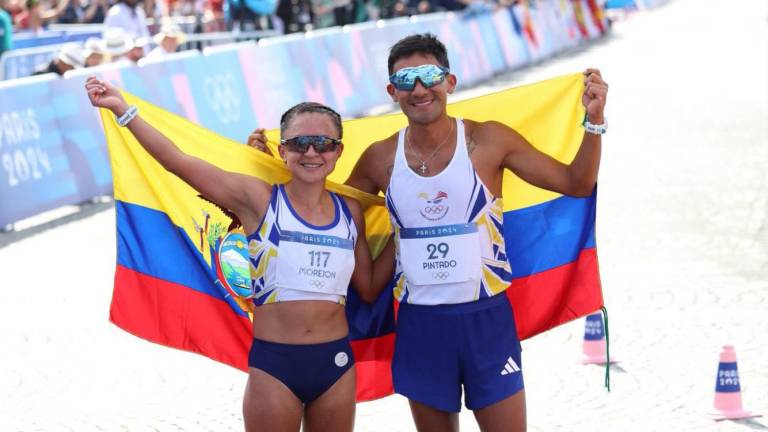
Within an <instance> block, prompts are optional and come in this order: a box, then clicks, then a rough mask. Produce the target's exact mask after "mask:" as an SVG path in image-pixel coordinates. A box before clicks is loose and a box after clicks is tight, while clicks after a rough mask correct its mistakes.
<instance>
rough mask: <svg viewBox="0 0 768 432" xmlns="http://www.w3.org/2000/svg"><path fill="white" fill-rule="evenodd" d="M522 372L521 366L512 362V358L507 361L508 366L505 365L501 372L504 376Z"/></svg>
mask: <svg viewBox="0 0 768 432" xmlns="http://www.w3.org/2000/svg"><path fill="white" fill-rule="evenodd" d="M515 372H520V366H518V365H517V363H515V361H514V360H512V357H509V358H508V359H507V364H505V365H504V369H502V370H501V374H502V375H509V374H511V373H515Z"/></svg>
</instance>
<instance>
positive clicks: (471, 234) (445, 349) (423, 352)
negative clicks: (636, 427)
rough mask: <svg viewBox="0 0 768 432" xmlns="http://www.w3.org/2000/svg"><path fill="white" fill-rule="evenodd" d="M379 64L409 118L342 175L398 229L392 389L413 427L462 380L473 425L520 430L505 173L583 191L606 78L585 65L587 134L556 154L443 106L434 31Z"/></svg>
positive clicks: (445, 411) (593, 159)
mask: <svg viewBox="0 0 768 432" xmlns="http://www.w3.org/2000/svg"><path fill="white" fill-rule="evenodd" d="M388 66H389V73H390V74H391V76H390V83H389V84H388V85H387V92H388V93H389V95H390V96H391V97H392V100H393V101H394V102H396V103H398V104H399V105H400V108H401V110H402V111H403V113H404V114H405V115H406V117H407V118H408V127H407V128H406V129H404V130H401V131H400V132H398V133H396V134H394V135H392V136H391V137H389V138H387V139H385V140H382V141H379V142H376V143H374V144H372V145H371V146H370V147H368V148H367V149H366V151H365V152H364V153H363V155H362V156H361V158H360V160H358V162H357V164H356V166H355V167H354V169H353V171H352V174H351V175H350V177H349V179H348V180H347V184H348V185H350V186H352V187H355V188H357V189H360V190H363V191H366V192H369V193H372V194H378V193H379V192H384V193H385V195H386V204H387V208H388V210H389V212H390V217H391V220H392V225H393V227H394V229H395V236H396V245H397V271H396V274H395V280H396V286H395V289H394V295H395V297H396V298H397V299H398V300H399V301H400V308H399V311H398V321H397V338H396V342H395V353H394V358H393V363H392V377H393V383H394V388H395V392H397V393H400V394H402V395H404V396H406V397H407V398H408V399H409V402H410V406H411V413H412V415H413V418H414V422H415V424H416V428H417V429H418V430H419V431H457V430H458V412H459V411H460V409H461V392H462V387H463V390H464V392H465V394H466V396H465V403H466V405H467V407H468V408H470V409H472V410H473V411H474V414H475V418H476V420H477V422H478V425H479V426H480V429H481V430H483V431H486V432H489V431H491V432H492V431H523V430H525V429H526V417H525V391H524V389H523V377H522V371H521V358H520V342H519V340H518V339H517V331H516V329H515V324H514V317H513V315H512V309H511V306H510V304H509V301H508V300H507V296H506V295H504V291H505V290H506V288H507V287H508V286H509V284H510V281H511V279H512V274H511V269H510V266H509V263H508V262H507V259H506V256H505V255H504V251H505V246H504V240H503V235H502V234H503V228H502V226H503V214H502V209H503V205H502V203H501V199H502V197H501V192H502V178H503V173H504V170H505V169H509V170H511V171H512V172H514V173H515V174H516V175H517V176H519V177H520V178H522V179H523V180H525V181H527V182H528V183H531V184H533V185H535V186H538V187H541V188H545V189H549V190H552V191H555V192H559V193H562V194H566V195H571V196H582V197H583V196H589V195H590V194H591V193H592V191H593V189H594V186H595V182H596V180H597V172H598V167H599V162H600V141H601V134H602V133H604V132H605V130H606V127H605V118H604V116H603V110H604V108H605V101H606V97H607V92H608V86H607V84H606V83H605V82H604V81H603V80H602V78H601V76H600V72H599V71H598V70H596V69H588V70H587V71H585V73H584V75H585V90H584V94H583V96H582V103H583V104H584V106H585V108H586V113H587V118H586V121H585V124H584V126H585V134H584V138H583V141H582V143H581V147H580V149H579V151H578V153H577V155H576V157H575V158H574V160H573V162H571V164H570V165H565V164H562V163H560V162H558V161H557V160H555V159H553V158H551V157H550V156H548V155H546V154H544V153H541V152H540V151H538V150H536V149H535V148H534V147H533V146H532V145H531V144H530V143H528V142H527V141H526V140H525V139H524V138H523V137H522V136H521V135H520V134H518V133H517V132H515V131H514V130H513V129H511V128H509V127H507V126H505V125H503V124H500V123H498V122H492V121H491V122H476V121H472V120H458V119H454V118H451V117H449V116H448V114H447V112H446V105H447V97H448V95H449V94H451V93H453V91H454V89H455V88H456V82H457V78H456V76H455V75H452V74H451V73H450V72H449V70H450V69H449V68H450V65H449V63H448V55H447V52H446V49H445V46H444V45H443V44H442V43H441V42H440V41H439V40H437V38H435V37H434V36H433V35H430V34H423V35H412V36H408V37H406V38H404V39H402V40H400V41H399V42H397V43H396V44H395V45H394V46H393V47H392V48H391V50H390V54H389V60H388ZM517 108H518V107H510V109H517ZM264 141H265V140H264V139H262V131H260V130H256V131H254V134H252V135H251V136H250V137H249V144H250V145H253V146H255V147H259V148H262V149H263V148H264V147H265V146H264V144H263V142H264ZM505 372H506V373H505Z"/></svg>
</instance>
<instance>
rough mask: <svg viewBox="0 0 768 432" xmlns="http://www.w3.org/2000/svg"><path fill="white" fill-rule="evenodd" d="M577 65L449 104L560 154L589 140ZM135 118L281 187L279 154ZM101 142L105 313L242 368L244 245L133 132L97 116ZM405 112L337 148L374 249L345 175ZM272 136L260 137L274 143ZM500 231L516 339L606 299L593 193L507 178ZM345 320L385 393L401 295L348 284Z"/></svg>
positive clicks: (385, 224)
mask: <svg viewBox="0 0 768 432" xmlns="http://www.w3.org/2000/svg"><path fill="white" fill-rule="evenodd" d="M582 82H583V78H582V75H581V74H571V75H565V76H562V77H558V78H554V79H551V80H547V81H543V82H540V83H535V84H531V85H526V86H522V87H517V88H513V89H509V90H506V91H503V92H499V93H496V94H492V95H487V96H482V97H477V98H473V99H469V100H465V101H462V102H458V103H454V104H451V105H449V108H448V109H449V114H450V115H453V116H458V117H465V118H471V119H473V120H478V121H484V120H496V121H500V122H502V123H505V124H507V125H509V126H511V127H513V128H514V129H516V130H517V131H518V132H520V133H521V134H522V135H523V136H524V137H525V138H526V139H528V140H529V141H530V142H531V143H532V144H534V145H535V146H536V147H537V148H539V149H541V150H542V151H544V152H546V153H548V154H550V155H551V156H553V157H555V158H556V159H558V160H560V161H564V162H568V161H570V160H571V159H572V158H573V157H574V156H575V154H576V152H577V150H578V147H579V145H580V143H581V138H582V136H583V129H582V128H581V126H580V124H581V119H582V118H583V116H584V108H583V107H582V106H581V103H580V100H581V92H582V91H583V83H582ZM125 97H126V99H127V100H128V102H129V103H131V104H134V105H137V106H138V107H139V110H140V112H141V115H142V117H143V118H144V119H145V120H146V121H148V122H149V123H150V124H152V125H153V126H155V127H156V128H158V129H159V130H160V131H161V132H162V133H163V134H165V135H166V136H168V137H169V138H170V139H171V140H172V141H174V142H175V143H176V144H177V145H178V146H179V147H180V148H181V149H182V150H183V151H184V152H186V153H188V154H191V155H195V156H198V157H200V158H203V159H205V160H208V161H210V162H211V163H213V164H215V165H217V166H219V167H221V168H223V169H226V170H228V171H233V172H238V173H243V174H248V175H253V176H257V177H259V178H261V179H263V180H265V181H268V182H270V183H282V182H286V181H288V180H289V179H290V174H289V173H288V171H287V170H286V169H285V167H284V166H283V164H282V162H280V161H279V160H277V159H275V158H273V157H271V156H268V155H266V154H264V153H261V152H258V151H255V150H254V149H252V148H249V147H247V146H244V145H242V144H241V143H237V142H234V141H231V140H229V139H227V138H224V137H221V136H219V135H217V134H215V133H213V132H211V131H208V130H206V129H204V128H202V127H200V126H197V125H195V124H193V123H191V122H189V121H187V120H185V119H183V118H181V117H179V116H177V115H175V114H172V113H170V112H167V111H165V110H162V109H161V108H158V107H156V106H153V105H151V104H149V103H147V102H145V101H142V100H140V99H138V98H136V97H134V96H131V95H129V94H125ZM101 117H102V122H103V123H104V130H105V134H106V137H107V143H108V146H109V152H110V160H111V164H112V172H113V177H114V178H113V184H114V196H115V207H116V214H117V264H116V271H115V280H114V288H113V297H112V304H111V306H110V320H111V321H112V322H113V323H114V324H115V325H117V326H119V327H120V328H122V329H124V330H126V331H128V332H130V333H132V334H134V335H136V336H138V337H141V338H144V339H147V340H149V341H152V342H155V343H159V344H163V345H167V346H171V347H174V348H178V349H183V350H187V351H191V352H196V353H199V354H202V355H204V356H207V357H209V358H211V359H214V360H216V361H219V362H222V363H225V364H228V365H231V366H233V367H236V368H238V369H241V370H244V371H245V370H247V368H248V365H247V354H248V350H249V348H250V343H251V338H252V332H251V314H252V313H253V307H254V306H253V305H252V304H251V303H250V302H249V301H248V300H245V299H244V298H242V295H243V294H244V290H245V289H246V288H247V285H248V271H247V267H245V266H244V265H243V263H244V261H245V260H244V258H247V245H245V244H244V242H243V239H244V233H242V231H238V229H240V228H234V229H233V227H232V226H231V220H230V219H229V218H228V217H227V216H226V215H225V213H224V212H223V211H222V210H221V209H219V208H218V207H216V206H215V205H213V204H211V203H209V202H208V201H206V200H204V199H201V198H200V197H199V196H198V193H197V192H196V191H194V190H193V189H192V188H191V187H189V186H188V185H186V184H185V183H184V182H183V181H181V180H180V179H178V178H177V177H175V176H174V175H173V174H171V173H168V172H167V171H165V170H164V169H163V168H162V167H161V166H160V165H159V164H158V163H157V162H156V161H155V160H154V159H152V158H151V156H149V155H148V154H147V153H146V152H145V151H144V150H143V148H142V147H141V146H140V145H139V144H138V143H137V142H136V140H135V139H134V138H133V136H132V135H131V134H130V132H129V131H128V130H127V129H125V128H121V127H119V126H118V125H117V123H116V122H115V119H114V116H112V115H111V113H109V112H108V111H106V110H102V112H101ZM406 124H407V120H406V119H405V117H404V116H403V115H402V114H395V115H386V116H377V117H368V118H363V119H356V120H349V121H346V122H345V123H344V143H345V148H344V153H343V155H342V157H341V159H340V160H339V162H338V163H337V166H336V169H335V171H334V172H333V173H332V175H331V176H330V177H329V182H328V187H329V189H331V190H333V191H335V192H338V193H342V194H345V195H348V196H351V197H354V198H357V199H358V200H360V202H361V203H362V204H363V208H365V209H366V210H365V218H366V225H367V233H366V236H367V238H368V241H369V245H370V247H371V249H372V250H373V252H374V254H376V253H378V251H380V250H381V248H382V247H383V246H384V244H385V242H386V239H387V236H388V235H389V232H390V230H391V227H390V224H389V218H388V216H387V212H386V209H385V208H384V207H383V199H382V198H381V197H378V196H372V195H369V194H365V193H363V192H360V191H357V190H354V189H352V188H350V187H347V186H344V185H343V184H341V183H342V182H343V181H344V180H345V179H346V178H347V177H348V175H349V173H350V172H351V170H352V167H353V166H354V164H355V162H356V161H357V159H358V158H359V157H360V155H361V154H362V152H363V151H364V150H365V148H366V146H367V145H369V144H370V143H372V142H374V141H376V140H379V139H383V138H385V137H387V136H389V135H391V134H392V133H394V132H396V131H397V130H398V129H400V128H402V127H404V126H405V125H406ZM278 133H279V131H277V130H272V131H269V132H268V136H269V137H270V141H277V138H278ZM503 194H504V206H505V209H504V211H505V212H504V237H505V241H506V247H507V256H508V257H509V260H510V263H511V266H512V273H513V276H514V279H513V282H512V284H511V286H510V288H509V289H507V291H506V295H507V296H508V297H509V298H510V300H511V303H512V305H513V308H514V310H515V319H516V324H517V328H518V332H519V336H520V338H521V339H525V338H529V337H531V336H534V335H536V334H538V333H541V332H543V331H546V330H548V329H550V328H552V327H555V326H557V325H559V324H562V323H564V322H567V321H570V320H573V319H576V318H579V317H581V316H584V315H587V314H589V313H591V312H593V311H595V310H597V309H599V308H600V307H601V306H602V305H603V299H602V293H601V287H600V277H599V271H598V262H597V253H596V247H595V203H596V193H593V195H592V196H591V197H587V198H572V197H565V196H561V195H558V194H555V193H552V192H548V191H543V190H541V189H538V188H535V187H533V186H530V185H528V184H527V183H525V182H523V181H522V180H520V179H519V178H517V177H515V176H514V175H512V174H511V173H506V174H505V176H504V186H503ZM347 317H348V320H349V324H350V339H351V341H352V348H353V351H354V355H355V361H356V368H357V399H358V400H360V401H363V400H371V399H376V398H380V397H383V396H386V395H389V394H391V393H392V382H391V372H390V366H391V358H392V353H393V349H394V338H395V325H394V323H395V304H394V300H393V297H392V290H390V289H388V290H385V291H384V292H383V293H382V294H381V296H380V297H379V298H378V299H377V301H376V302H374V303H373V304H367V303H364V302H363V301H362V300H360V299H359V298H358V297H357V295H356V294H355V292H354V290H350V291H349V296H348V299H347Z"/></svg>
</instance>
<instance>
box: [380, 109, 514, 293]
mask: <svg viewBox="0 0 768 432" xmlns="http://www.w3.org/2000/svg"><path fill="white" fill-rule="evenodd" d="M456 140H457V142H456V150H455V151H454V155H453V158H452V159H451V161H450V162H449V163H448V166H447V167H445V169H444V170H443V171H442V172H440V173H439V174H437V175H436V176H433V177H422V176H420V175H418V174H417V173H415V172H414V171H413V170H412V169H411V168H410V167H409V166H408V163H407V161H406V158H405V129H403V130H401V131H400V134H399V136H398V140H397V151H396V153H395V162H394V166H393V168H392V176H391V178H390V181H389V187H388V188H387V192H386V204H387V208H388V209H389V214H390V218H391V219H392V226H393V227H394V229H395V240H396V243H395V244H396V251H397V252H396V256H397V269H396V273H395V280H396V285H395V292H394V294H395V298H396V299H398V300H399V301H400V302H405V303H411V304H422V305H436V304H452V303H465V302H470V301H474V300H478V299H481V298H485V297H491V296H494V295H496V294H498V293H501V292H503V291H504V290H506V289H507V287H508V286H509V284H510V282H511V280H512V274H511V269H510V266H509V262H508V261H507V256H506V250H505V246H504V236H503V218H504V214H503V205H502V200H501V199H497V198H495V197H494V196H493V195H491V193H490V192H489V191H488V188H487V187H485V185H484V184H483V182H482V181H481V180H480V177H479V176H478V175H477V173H476V172H475V169H474V167H473V166H472V161H471V160H470V158H469V154H468V152H467V145H466V139H465V137H464V123H463V122H462V121H461V120H460V119H456Z"/></svg>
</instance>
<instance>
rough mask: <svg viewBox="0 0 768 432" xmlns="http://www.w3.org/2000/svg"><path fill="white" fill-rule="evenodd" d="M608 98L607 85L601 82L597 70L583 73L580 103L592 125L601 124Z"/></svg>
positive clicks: (601, 78)
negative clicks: (582, 89)
mask: <svg viewBox="0 0 768 432" xmlns="http://www.w3.org/2000/svg"><path fill="white" fill-rule="evenodd" d="M607 98H608V83H606V82H605V81H603V77H602V76H601V75H600V70H598V69H587V70H585V71H584V94H583V95H582V96H581V103H582V104H584V108H585V109H586V111H587V119H588V120H589V122H590V123H592V124H603V123H604V122H605V117H604V115H603V111H604V110H605V101H606V99H607Z"/></svg>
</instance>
